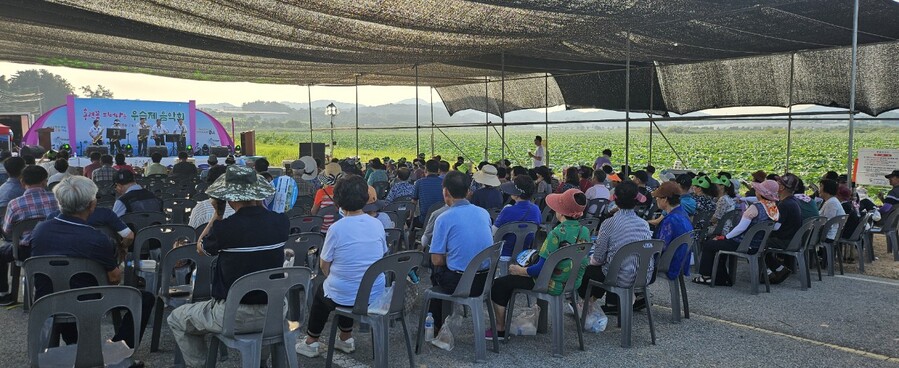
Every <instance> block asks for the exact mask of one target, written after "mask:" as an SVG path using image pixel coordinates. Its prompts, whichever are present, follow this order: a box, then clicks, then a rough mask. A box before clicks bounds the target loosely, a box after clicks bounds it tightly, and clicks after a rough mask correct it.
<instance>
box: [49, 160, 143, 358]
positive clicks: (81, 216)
mask: <svg viewBox="0 0 899 368" xmlns="http://www.w3.org/2000/svg"><path fill="white" fill-rule="evenodd" d="M53 194H55V198H56V199H57V201H58V202H59V203H58V207H59V208H58V211H59V215H58V216H55V217H53V218H51V219H49V220H47V221H43V222H41V223H40V224H38V225H37V226H36V227H35V228H34V231H33V232H32V233H31V249H32V251H31V255H32V256H66V257H71V258H84V259H89V260H92V261H95V262H97V263H99V264H100V265H101V266H103V268H104V269H105V270H106V280H94V279H93V278H92V277H90V276H86V275H76V276H75V277H74V278H73V279H72V285H71V286H72V288H73V289H77V288H83V287H89V286H97V284H98V282H100V283H101V284H106V283H109V284H110V285H118V284H119V281H121V279H122V269H121V268H119V264H120V263H121V262H122V260H123V257H122V256H123V255H124V254H125V252H127V249H128V248H127V247H128V243H123V244H122V246H123V247H120V246H117V245H116V244H115V243H113V242H112V240H111V239H109V238H108V237H107V236H106V235H104V234H103V233H101V232H99V231H97V230H96V229H94V228H92V227H91V226H92V225H91V223H90V222H89V219H90V218H91V217H94V210H95V209H97V185H96V184H94V183H93V182H92V181H91V180H90V179H88V178H86V177H82V176H69V177H66V178H65V179H63V180H62V181H60V182H59V184H58V185H56V187H54V188H53ZM107 211H108V210H107ZM112 216H113V218H115V219H116V220H118V218H116V217H115V215H112ZM119 223H120V231H119V234H120V235H121V234H126V235H123V237H125V239H130V240H133V239H134V235H133V234H132V233H131V230H128V227H127V226H124V224H123V223H121V221H119ZM121 227H123V228H121ZM72 239H78V241H77V242H73V241H72ZM47 281H48V280H47V279H45V278H37V279H36V281H35V288H36V291H35V295H34V297H35V298H41V297H43V296H44V295H47V294H50V293H52V292H54V291H55V290H53V289H52V287H51V285H50V283H49V282H47ZM141 300H142V302H141V321H140V334H139V336H140V337H141V338H143V336H144V330H145V329H146V327H147V322H149V320H150V315H151V314H152V313H151V312H152V310H153V305H154V303H155V302H156V298H155V297H154V296H153V294H152V293H150V292H147V291H141ZM56 328H57V330H58V331H59V332H60V334H61V335H62V339H63V341H65V343H66V344H75V343H77V342H78V329H77V328H76V325H75V324H74V323H60V324H57V325H56ZM112 341H125V343H126V344H128V346H129V347H131V348H136V347H137V346H138V345H139V344H140V341H134V322H133V320H132V316H131V313H126V314H125V315H124V317H123V319H122V323H121V325H120V327H119V329H118V330H117V331H116V333H115V336H113V337H112Z"/></svg>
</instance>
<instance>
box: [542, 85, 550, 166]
mask: <svg viewBox="0 0 899 368" xmlns="http://www.w3.org/2000/svg"><path fill="white" fill-rule="evenodd" d="M543 105H544V106H545V108H544V109H543V118H544V119H545V120H544V123H543V130H544V132H543V155H544V156H546V157H544V158H543V164H544V166H546V167H549V148H548V147H549V73H544V75H543Z"/></svg>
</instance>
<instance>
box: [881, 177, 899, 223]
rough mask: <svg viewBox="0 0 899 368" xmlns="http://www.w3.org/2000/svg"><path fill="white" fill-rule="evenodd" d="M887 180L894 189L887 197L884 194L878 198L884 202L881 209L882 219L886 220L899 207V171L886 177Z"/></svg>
mask: <svg viewBox="0 0 899 368" xmlns="http://www.w3.org/2000/svg"><path fill="white" fill-rule="evenodd" d="M886 178H887V180H889V181H890V186H891V187H892V189H890V191H889V192H888V193H887V194H886V196H884V195H883V193H877V197H878V198H880V200H881V202H883V206H881V207H880V214H881V215H880V217H881V218H882V219H886V218H887V217H888V216H889V215H890V213H892V211H893V210H894V209H895V208H894V207H896V206H897V205H899V170H893V172H891V173H889V174H888V175H886Z"/></svg>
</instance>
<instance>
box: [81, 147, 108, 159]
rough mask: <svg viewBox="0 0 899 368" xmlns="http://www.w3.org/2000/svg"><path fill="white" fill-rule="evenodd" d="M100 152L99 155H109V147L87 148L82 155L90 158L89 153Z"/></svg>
mask: <svg viewBox="0 0 899 368" xmlns="http://www.w3.org/2000/svg"><path fill="white" fill-rule="evenodd" d="M93 152H100V154H101V155H108V154H109V147H107V146H87V148H85V149H84V155H85V156H88V157H90V155H91V153H93Z"/></svg>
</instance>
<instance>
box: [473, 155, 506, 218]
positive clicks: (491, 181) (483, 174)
mask: <svg viewBox="0 0 899 368" xmlns="http://www.w3.org/2000/svg"><path fill="white" fill-rule="evenodd" d="M472 178H473V179H474V181H476V182H478V183H480V184H481V185H483V187H482V188H480V189H478V190H477V191H475V192H474V193H472V194H471V204H473V205H475V206H478V207H481V208H483V209H485V210H487V209H491V208H502V206H503V194H502V192H500V191H499V189H497V187H498V186H499V185H500V184H502V183H500V182H499V178H498V177H497V176H496V167H494V166H493V165H484V167H482V168H481V169H480V170H478V172H476V173H474V175H473V176H472ZM466 185H467V180H466Z"/></svg>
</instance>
